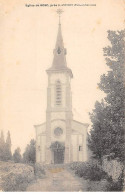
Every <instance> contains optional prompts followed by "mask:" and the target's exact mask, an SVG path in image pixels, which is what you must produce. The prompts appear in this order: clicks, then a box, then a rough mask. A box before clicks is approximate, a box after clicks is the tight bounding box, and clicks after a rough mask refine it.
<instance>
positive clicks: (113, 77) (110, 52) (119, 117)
mask: <svg viewBox="0 0 125 195" xmlns="http://www.w3.org/2000/svg"><path fill="white" fill-rule="evenodd" d="M124 34H125V31H123V30H122V31H117V32H115V31H108V39H109V41H110V42H111V46H108V47H106V48H104V49H103V51H104V56H106V64H107V65H108V66H109V68H110V70H109V71H108V73H107V74H103V75H102V76H101V81H100V83H99V84H98V86H99V88H100V89H101V90H103V91H104V92H105V94H106V97H105V98H104V100H103V101H102V102H101V103H99V102H96V104H95V108H94V110H93V112H92V113H91V114H90V118H91V121H92V128H91V138H90V139H89V140H88V142H89V144H88V146H89V148H90V149H91V150H92V152H93V155H94V157H95V158H97V159H100V160H101V159H102V157H103V156H104V155H110V154H114V158H119V160H121V161H124V150H125V148H124V124H125V117H124V99H125V87H124V84H125V81H124V63H125V55H124V53H125V47H124V46H125V41H124Z"/></svg>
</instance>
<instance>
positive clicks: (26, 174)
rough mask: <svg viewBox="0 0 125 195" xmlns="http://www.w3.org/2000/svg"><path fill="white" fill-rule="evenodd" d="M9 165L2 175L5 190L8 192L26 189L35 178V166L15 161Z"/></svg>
mask: <svg viewBox="0 0 125 195" xmlns="http://www.w3.org/2000/svg"><path fill="white" fill-rule="evenodd" d="M8 166H9V169H8V170H7V172H6V174H5V175H4V176H3V177H2V180H3V184H2V188H3V190H4V191H7V192H12V191H16V192H17V191H25V190H26V187H27V186H28V184H29V183H31V182H32V181H33V179H34V172H33V168H32V167H31V166H27V165H23V164H13V163H12V164H9V165H8ZM10 169H11V170H10Z"/></svg>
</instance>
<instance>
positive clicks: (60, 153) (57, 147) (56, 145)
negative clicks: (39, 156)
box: [50, 141, 65, 164]
mask: <svg viewBox="0 0 125 195" xmlns="http://www.w3.org/2000/svg"><path fill="white" fill-rule="evenodd" d="M50 149H51V151H52V152H53V162H54V164H63V163H64V152H65V145H64V143H62V142H58V141H55V142H53V143H51V146H50Z"/></svg>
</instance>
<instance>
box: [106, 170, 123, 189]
mask: <svg viewBox="0 0 125 195" xmlns="http://www.w3.org/2000/svg"><path fill="white" fill-rule="evenodd" d="M123 185H124V172H122V174H121V175H120V176H119V178H118V181H113V180H112V178H110V179H108V185H107V191H110V192H121V191H123Z"/></svg>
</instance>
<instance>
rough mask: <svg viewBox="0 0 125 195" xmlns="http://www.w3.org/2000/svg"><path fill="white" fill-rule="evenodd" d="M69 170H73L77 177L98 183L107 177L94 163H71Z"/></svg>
mask: <svg viewBox="0 0 125 195" xmlns="http://www.w3.org/2000/svg"><path fill="white" fill-rule="evenodd" d="M70 168H71V169H72V170H74V171H75V174H77V175H78V176H79V177H83V178H84V179H89V180H90V181H100V180H101V179H106V178H107V177H108V176H107V173H105V172H104V171H103V170H102V169H101V168H100V167H99V166H98V165H97V164H96V163H94V162H74V163H71V165H70Z"/></svg>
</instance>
